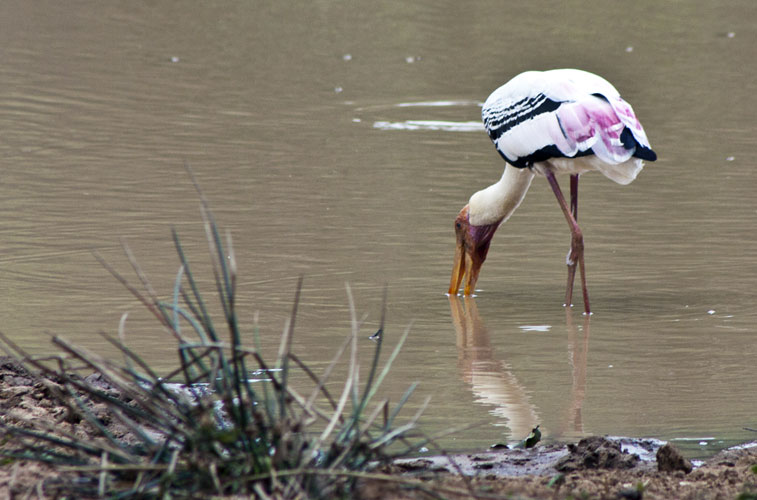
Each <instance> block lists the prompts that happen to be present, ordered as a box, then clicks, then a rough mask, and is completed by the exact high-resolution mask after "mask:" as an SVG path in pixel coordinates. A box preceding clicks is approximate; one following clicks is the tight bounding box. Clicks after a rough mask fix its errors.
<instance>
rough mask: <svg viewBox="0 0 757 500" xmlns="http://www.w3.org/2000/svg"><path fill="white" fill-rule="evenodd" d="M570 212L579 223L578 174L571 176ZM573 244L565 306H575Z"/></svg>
mask: <svg viewBox="0 0 757 500" xmlns="http://www.w3.org/2000/svg"><path fill="white" fill-rule="evenodd" d="M570 213H571V214H573V220H574V221H575V223H576V224H578V174H573V175H571V176H570ZM571 241H573V240H572V238H571ZM572 254H573V245H572V244H571V246H570V250H568V256H567V257H566V259H565V262H566V263H567V264H568V282H567V284H566V285H565V304H564V305H565V307H573V282H574V281H575V278H576V265H577V262H576V259H575V258H574V257H573V255H572Z"/></svg>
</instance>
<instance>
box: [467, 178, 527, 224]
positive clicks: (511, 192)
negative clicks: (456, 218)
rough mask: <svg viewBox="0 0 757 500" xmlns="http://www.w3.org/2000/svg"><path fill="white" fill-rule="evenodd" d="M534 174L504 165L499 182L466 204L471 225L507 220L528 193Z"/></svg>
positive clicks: (475, 194) (478, 193) (476, 194)
mask: <svg viewBox="0 0 757 500" xmlns="http://www.w3.org/2000/svg"><path fill="white" fill-rule="evenodd" d="M533 178H534V173H533V172H532V171H531V169H528V168H515V167H513V166H512V165H507V164H505V171H504V172H502V178H501V179H500V180H499V182H497V183H495V184H492V185H491V186H489V187H488V188H486V189H482V190H481V191H478V192H476V193H474V194H473V196H471V197H470V201H469V202H468V217H469V218H468V220H469V222H470V224H471V225H474V226H483V225H486V224H496V223H499V222H504V221H506V220H507V218H508V217H510V215H512V213H513V212H515V209H516V208H518V205H520V202H521V201H523V198H525V196H526V192H528V188H529V187H530V186H531V180H533Z"/></svg>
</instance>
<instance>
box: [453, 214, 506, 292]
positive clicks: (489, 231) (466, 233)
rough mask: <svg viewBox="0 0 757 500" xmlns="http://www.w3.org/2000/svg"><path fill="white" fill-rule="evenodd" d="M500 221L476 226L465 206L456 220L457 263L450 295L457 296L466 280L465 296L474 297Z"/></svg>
mask: <svg viewBox="0 0 757 500" xmlns="http://www.w3.org/2000/svg"><path fill="white" fill-rule="evenodd" d="M499 223H500V221H497V222H496V223H494V224H484V225H481V226H474V225H472V224H471V223H470V208H469V205H465V206H464V207H463V209H462V210H460V213H459V214H458V215H457V218H456V219H455V235H456V238H457V248H456V250H455V263H454V266H453V267H452V278H451V279H450V282H449V292H448V293H449V294H450V295H457V293H458V290H459V289H460V284H461V283H462V282H463V279H465V286H464V288H463V295H472V294H473V292H474V290H475V287H476V281H477V280H478V274H479V272H481V265H482V264H483V263H484V261H485V260H486V253H487V252H488V251H489V243H491V241H492V236H494V232H495V231H496V230H497V227H499Z"/></svg>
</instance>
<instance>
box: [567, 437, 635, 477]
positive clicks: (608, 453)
mask: <svg viewBox="0 0 757 500" xmlns="http://www.w3.org/2000/svg"><path fill="white" fill-rule="evenodd" d="M568 451H569V452H570V453H569V454H568V455H566V456H564V457H562V458H561V459H559V460H558V461H557V463H555V469H557V470H558V471H560V472H572V471H577V470H584V469H631V468H633V467H634V466H635V465H636V464H637V463H638V462H639V456H638V455H636V454H633V455H632V454H630V453H626V452H624V451H623V450H621V448H620V443H617V442H615V441H610V440H609V439H605V438H603V437H599V436H592V437H588V438H584V439H582V440H581V441H579V442H578V444H569V445H568Z"/></svg>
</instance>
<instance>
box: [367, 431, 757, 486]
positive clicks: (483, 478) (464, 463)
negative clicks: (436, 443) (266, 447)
mask: <svg viewBox="0 0 757 500" xmlns="http://www.w3.org/2000/svg"><path fill="white" fill-rule="evenodd" d="M451 461H454V462H455V463H454V464H452V462H451ZM755 467H757V443H753V446H748V445H747V446H744V447H738V448H735V449H731V450H725V451H723V452H721V453H719V454H717V455H716V456H714V457H712V458H711V459H709V460H707V461H706V462H704V463H703V464H701V465H700V466H699V467H697V468H694V467H693V466H692V464H691V462H689V461H688V460H687V459H685V458H684V457H682V456H681V455H680V453H678V451H677V450H676V449H675V447H673V446H672V445H669V444H666V443H663V442H660V441H656V440H644V439H630V438H609V439H608V438H605V437H599V436H592V437H588V438H585V439H582V440H581V441H579V442H578V443H551V444H547V445H537V446H536V447H534V448H532V449H508V450H498V451H487V452H482V453H470V454H457V455H453V456H451V457H440V456H437V457H428V458H426V457H424V458H418V459H412V460H400V461H398V462H397V463H396V464H394V465H393V466H392V467H391V468H390V469H389V470H387V472H391V473H394V474H405V475H412V476H417V477H419V478H421V480H423V481H425V482H426V483H428V484H429V485H432V484H433V485H435V486H437V487H440V488H442V489H443V490H446V491H444V493H445V496H446V497H447V498H469V497H471V495H472V493H471V492H473V493H475V494H477V495H478V494H481V495H482V497H484V498H491V497H495V498H502V497H504V498H512V497H513V496H515V497H516V498H531V499H557V498H598V499H615V498H621V499H622V498H625V499H642V498H644V499H661V500H662V499H666V500H667V499H691V500H694V499H697V500H705V499H736V498H739V499H741V500H757V471H755V470H754V469H755ZM364 491H365V492H366V497H367V498H376V499H379V498H397V499H404V498H420V494H419V493H418V492H415V491H406V490H403V489H402V488H391V487H390V488H388V489H387V485H381V487H379V485H378V484H377V483H376V482H373V483H371V484H367V485H366V488H365V490H364ZM740 495H742V496H740Z"/></svg>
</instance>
